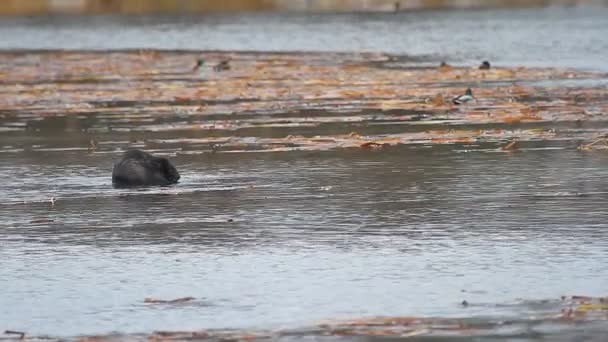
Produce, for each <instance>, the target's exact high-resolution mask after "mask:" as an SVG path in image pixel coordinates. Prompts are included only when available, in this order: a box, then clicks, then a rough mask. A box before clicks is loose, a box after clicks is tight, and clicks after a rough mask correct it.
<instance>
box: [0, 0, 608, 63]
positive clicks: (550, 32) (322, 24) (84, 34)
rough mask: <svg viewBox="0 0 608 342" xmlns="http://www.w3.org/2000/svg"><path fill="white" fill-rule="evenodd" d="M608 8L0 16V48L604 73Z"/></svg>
mask: <svg viewBox="0 0 608 342" xmlns="http://www.w3.org/2000/svg"><path fill="white" fill-rule="evenodd" d="M606 32H608V8H606V7H570V8H563V7H554V8H544V9H502V10H483V11H482V10H479V11H412V12H400V13H395V14H393V13H376V14H365V13H363V14H362V13H355V14H288V13H283V14H269V13H262V14H249V15H221V14H215V15H208V16H190V17H104V16H97V17H86V18H80V17H65V16H58V17H50V18H44V17H43V18H36V17H24V18H17V19H10V18H3V19H0V34H1V36H2V39H0V49H57V48H65V49H94V50H100V49H101V50H104V49H130V48H144V47H145V48H158V49H185V50H255V51H286V50H292V51H293V50H295V51H332V52H333V51H354V52H360V51H372V52H378V51H381V52H388V53H396V54H407V55H412V56H425V57H426V58H427V59H428V60H432V61H433V63H435V61H436V60H440V59H446V60H448V61H450V62H459V63H476V64H477V63H479V61H480V60H482V59H488V60H490V61H492V62H493V63H494V64H497V65H498V64H503V65H505V64H506V65H520V64H521V65H533V66H562V67H564V66H566V67H578V68H589V69H604V70H608V64H607V62H606V58H605V56H606V55H608V39H607V38H606Z"/></svg>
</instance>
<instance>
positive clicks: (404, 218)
mask: <svg viewBox="0 0 608 342" xmlns="http://www.w3.org/2000/svg"><path fill="white" fill-rule="evenodd" d="M33 138H34V137H27V139H33ZM24 139H25V137H24ZM118 156H119V154H118V152H115V151H97V152H95V153H89V152H87V151H81V150H61V149H60V150H50V151H49V150H45V151H35V152H6V153H2V158H1V160H0V175H1V177H2V179H3V182H2V183H0V196H1V197H2V198H4V199H5V200H4V201H5V203H4V204H3V205H2V206H1V207H0V216H1V217H2V218H3V221H2V223H0V229H1V231H2V235H1V239H2V241H1V244H2V248H1V249H0V253H1V254H2V257H1V260H2V267H1V268H0V279H1V280H0V282H1V283H2V284H1V286H2V289H3V295H2V297H1V300H0V301H1V304H2V305H0V321H2V322H3V324H4V326H5V327H7V328H12V329H23V330H27V331H28V332H32V333H49V334H54V335H74V334H80V333H107V332H111V331H121V332H142V331H150V330H154V329H195V328H207V327H214V328H225V327H231V328H240V327H248V328H276V327H286V326H287V327H294V326H298V325H303V324H311V323H314V322H316V321H317V320H320V319H327V318H339V317H352V316H361V315H376V314H381V315H387V314H389V315H390V314H394V315H408V314H413V315H441V316H470V315H511V314H515V313H517V312H520V311H521V310H522V308H517V307H516V308H513V307H509V306H505V307H501V306H496V305H495V304H505V303H516V302H517V301H518V299H521V298H523V299H531V298H557V297H558V296H560V295H562V294H572V293H585V294H590V295H602V294H603V291H604V290H605V284H606V283H607V281H608V277H607V274H608V267H607V266H606V265H608V243H606V241H608V240H607V237H608V233H607V231H606V222H607V221H608V220H607V219H608V214H606V211H605V210H604V207H605V206H604V201H605V200H606V199H607V198H608V187H607V186H606V182H605V179H606V177H607V176H608V171H606V170H608V158H607V157H606V156H605V154H604V153H603V152H593V153H580V152H577V151H573V150H572V151H568V150H537V151H530V150H529V151H525V152H520V153H512V154H505V153H493V152H489V151H488V150H484V149H479V150H476V151H473V152H463V149H462V148H458V147H456V148H446V147H433V148H423V147H419V148H406V147H403V148H394V149H389V150H383V151H377V152H374V151H338V152H315V153H306V152H298V153H293V152H292V153H276V154H271V153H266V154H256V153H251V154H241V155H239V156H238V157H235V156H234V155H230V154H213V155H205V156H192V155H178V156H176V157H173V158H172V160H174V162H175V164H176V165H177V166H178V168H179V169H180V171H181V173H182V179H181V183H180V184H178V185H176V186H173V187H167V188H150V189H144V190H118V189H113V188H112V187H111V184H110V170H111V167H112V160H113V159H115V158H117V157H118ZM52 196H54V197H56V198H57V201H56V203H55V204H54V205H51V204H50V203H48V202H47V200H48V199H49V198H50V197H52ZM22 201H25V202H26V203H19V202H22ZM49 220H52V222H49ZM182 296H194V297H197V298H202V301H199V302H197V303H195V304H189V305H179V306H161V307H147V306H145V305H144V304H143V298H144V297H159V298H175V297H182ZM463 299H466V300H467V301H469V302H471V303H477V304H480V305H478V306H471V307H468V308H462V307H461V306H460V305H459V303H460V302H461V301H462V300H463Z"/></svg>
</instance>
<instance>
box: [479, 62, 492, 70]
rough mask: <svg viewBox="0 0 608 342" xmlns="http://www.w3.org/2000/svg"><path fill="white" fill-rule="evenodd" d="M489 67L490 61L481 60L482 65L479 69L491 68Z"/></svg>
mask: <svg viewBox="0 0 608 342" xmlns="http://www.w3.org/2000/svg"><path fill="white" fill-rule="evenodd" d="M489 69H490V62H488V61H483V62H481V65H480V66H479V70H489Z"/></svg>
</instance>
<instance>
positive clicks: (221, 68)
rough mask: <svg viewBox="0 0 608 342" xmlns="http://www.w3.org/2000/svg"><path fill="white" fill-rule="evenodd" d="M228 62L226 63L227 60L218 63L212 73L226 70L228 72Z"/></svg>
mask: <svg viewBox="0 0 608 342" xmlns="http://www.w3.org/2000/svg"><path fill="white" fill-rule="evenodd" d="M229 63H230V61H228V60H227V59H225V60H223V61H221V62H219V63H218V64H216V65H214V66H213V71H215V72H220V71H226V70H230V64H229Z"/></svg>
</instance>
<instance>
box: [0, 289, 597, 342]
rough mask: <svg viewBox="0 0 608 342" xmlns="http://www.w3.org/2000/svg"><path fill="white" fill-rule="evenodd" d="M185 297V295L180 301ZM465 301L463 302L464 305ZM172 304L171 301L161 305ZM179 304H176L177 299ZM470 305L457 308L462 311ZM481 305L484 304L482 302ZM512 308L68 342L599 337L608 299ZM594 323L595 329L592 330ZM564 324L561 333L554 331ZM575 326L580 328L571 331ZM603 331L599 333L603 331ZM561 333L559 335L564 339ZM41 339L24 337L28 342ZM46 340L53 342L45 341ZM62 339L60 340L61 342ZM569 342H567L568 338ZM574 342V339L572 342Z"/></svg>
mask: <svg viewBox="0 0 608 342" xmlns="http://www.w3.org/2000/svg"><path fill="white" fill-rule="evenodd" d="M185 298H190V297H185ZM465 302H466V301H465ZM161 303H173V301H161ZM180 303H181V301H180ZM474 305H475V303H467V305H463V310H467V309H466V308H467V307H469V306H474ZM486 305H487V304H486ZM514 306H517V307H520V308H521V309H526V310H525V311H526V312H529V314H527V315H524V314H522V315H521V317H501V318H484V317H470V318H469V317H467V318H441V317H416V316H377V317H362V318H357V319H349V320H330V321H326V322H321V323H319V324H316V325H313V326H310V327H304V328H297V329H282V330H264V331H255V330H230V329H225V330H222V329H208V330H198V331H156V332H153V333H150V334H133V335H108V336H86V337H78V338H73V339H70V340H76V341H80V342H85V341H86V342H106V341H107V342H109V341H119V340H120V341H142V340H148V341H150V340H151V341H186V340H187V341H192V340H195V341H217V340H230V341H243V340H249V341H261V340H268V339H277V338H287V339H293V340H298V339H307V340H308V339H310V338H315V337H316V338H319V337H330V336H333V337H414V336H419V337H434V338H436V339H434V341H435V340H436V341H452V339H454V338H460V337H475V338H483V337H487V338H493V339H496V338H516V339H518V340H526V338H529V339H530V340H532V339H534V338H538V337H541V336H542V337H543V338H544V339H545V340H546V339H550V338H551V337H552V336H553V337H560V338H561V337H564V336H571V337H572V338H575V337H576V336H579V335H577V334H580V333H582V334H583V335H581V336H586V337H587V338H588V337H589V336H594V335H593V334H594V331H596V329H597V331H596V333H597V336H604V335H602V332H601V329H602V328H601V327H604V326H605V324H606V321H608V298H605V297H604V298H602V297H587V296H569V297H562V298H561V299H557V300H536V301H522V302H520V303H517V304H514ZM597 324H599V325H600V328H599V329H598V328H597ZM564 326H567V327H568V328H569V329H568V330H567V331H565V332H564V331H563V330H560V328H561V327H564ZM576 327H579V328H580V330H577V329H576ZM603 333H605V330H604V331H603ZM564 334H565V335H564ZM5 335H6V337H0V338H1V339H4V340H11V339H12V340H18V339H22V338H23V337H24V336H25V335H26V334H25V332H13V331H6V332H5ZM30 339H33V340H36V339H42V338H34V337H28V340H30ZM45 339H46V340H50V341H58V339H53V338H48V337H47V338H45ZM62 340H65V339H62ZM569 340H573V339H569ZM574 340H576V338H575V339H574Z"/></svg>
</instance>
